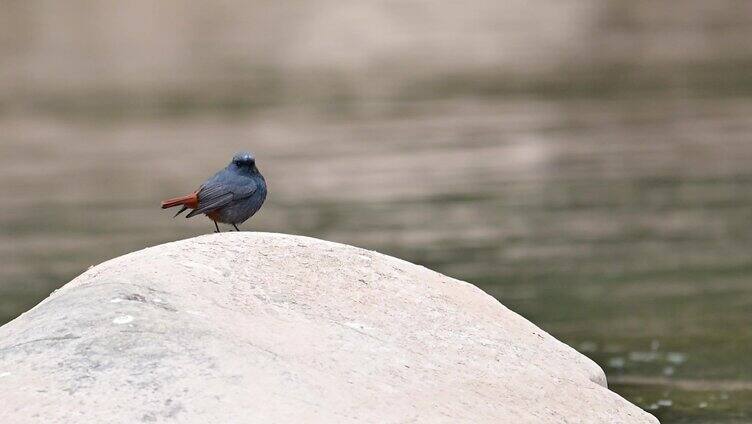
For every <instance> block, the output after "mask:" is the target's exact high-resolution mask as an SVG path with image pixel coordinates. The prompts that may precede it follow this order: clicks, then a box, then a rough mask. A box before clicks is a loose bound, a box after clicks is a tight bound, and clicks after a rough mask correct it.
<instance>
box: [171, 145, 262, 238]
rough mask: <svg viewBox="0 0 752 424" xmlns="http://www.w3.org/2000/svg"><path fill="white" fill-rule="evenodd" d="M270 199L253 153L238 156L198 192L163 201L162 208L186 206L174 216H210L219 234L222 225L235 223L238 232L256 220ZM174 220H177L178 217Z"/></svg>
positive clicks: (243, 153) (202, 185)
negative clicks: (256, 214) (249, 221)
mask: <svg viewBox="0 0 752 424" xmlns="http://www.w3.org/2000/svg"><path fill="white" fill-rule="evenodd" d="M264 200H266V180H265V179H264V176H263V175H261V173H260V172H259V170H258V168H256V159H255V158H254V157H253V155H252V154H251V153H248V152H240V153H237V154H235V156H233V158H232V162H230V164H229V165H227V167H226V168H225V169H223V170H221V171H219V172H217V173H216V174H214V176H213V177H211V178H209V179H208V180H206V182H204V183H203V184H201V187H200V188H199V189H198V190H196V191H195V192H193V193H191V194H189V195H187V196H182V197H176V198H174V199H167V200H165V201H163V202H162V209H167V208H171V207H174V206H182V208H181V209H180V210H179V211H178V213H176V214H175V216H174V217H176V216H178V215H180V214H181V213H183V212H184V211H185V210H187V209H193V210H192V211H190V212H189V213H188V215H186V218H190V217H192V216H195V215H198V214H200V213H203V214H206V216H208V217H209V219H211V220H212V221H214V228H215V229H216V232H217V233H218V232H220V231H219V225H217V223H218V222H221V223H223V224H231V225H232V226H233V227H235V230H237V231H240V229H238V224H242V223H243V222H245V221H246V220H247V219H248V218H250V217H252V216H253V215H254V214H255V213H256V212H258V210H259V209H261V205H263V204H264ZM174 217H173V218H174Z"/></svg>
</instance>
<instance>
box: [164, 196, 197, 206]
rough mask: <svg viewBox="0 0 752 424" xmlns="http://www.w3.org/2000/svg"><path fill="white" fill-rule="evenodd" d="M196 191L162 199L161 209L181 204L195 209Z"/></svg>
mask: <svg viewBox="0 0 752 424" xmlns="http://www.w3.org/2000/svg"><path fill="white" fill-rule="evenodd" d="M197 194H198V193H192V194H189V195H187V196H182V197H176V198H174V199H167V200H163V201H162V209H167V208H171V207H173V206H178V205H183V206H187V207H189V208H191V209H196V206H198V195H197Z"/></svg>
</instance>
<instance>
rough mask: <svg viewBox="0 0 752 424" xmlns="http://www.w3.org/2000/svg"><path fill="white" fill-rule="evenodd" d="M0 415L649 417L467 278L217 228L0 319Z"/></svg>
mask: <svg viewBox="0 0 752 424" xmlns="http://www.w3.org/2000/svg"><path fill="white" fill-rule="evenodd" d="M0 400H2V407H1V408H0V422H2V423H33V422H45V423H70V422H107V423H114V422H122V423H133V422H185V423H267V422H268V423H272V422H274V423H299V422H322V423H334V422H338V423H339V422H353V423H354V422H365V423H394V422H425V423H438V422H468V423H562V422H570V423H655V422H657V420H656V419H655V418H654V417H652V416H651V415H649V414H647V413H646V412H644V411H642V410H641V409H639V408H638V407H636V406H634V405H632V404H631V403H629V402H627V401H625V400H624V399H622V398H621V397H620V396H618V395H616V394H615V393H613V392H611V391H610V390H608V389H607V388H606V379H605V376H604V374H603V371H602V370H601V369H600V368H599V367H598V366H597V365H596V364H595V363H593V362H592V361H590V360H589V359H588V358H586V357H585V356H583V355H581V354H579V353H578V352H576V351H575V350H574V349H572V348H570V347H568V346H566V345H564V344H563V343H561V342H559V341H557V340H556V339H554V338H553V337H551V336H550V335H548V334H547V333H545V332H544V331H542V330H541V329H539V328H537V327H536V326H535V325H533V324H531V323H530V322H528V321H527V320H525V319H524V318H522V317H521V316H519V315H517V314H516V313H514V312H512V311H510V310H509V309H507V308H505V307H504V306H503V305H501V304H500V303H499V302H498V301H496V300H495V299H494V298H492V297H491V296H489V295H487V294H486V293H484V292H483V291H481V290H480V289H478V288H477V287H475V286H473V285H471V284H468V283H465V282H462V281H458V280H455V279H452V278H449V277H446V276H444V275H441V274H439V273H436V272H433V271H430V270H428V269H426V268H423V267H421V266H417V265H413V264H411V263H408V262H405V261H402V260H399V259H395V258H392V257H389V256H385V255H382V254H379V253H375V252H371V251H367V250H363V249H358V248H355V247H350V246H346V245H342V244H336V243H331V242H326V241H321V240H317V239H312V238H306V237H298V236H289V235H282V234H267V233H249V232H241V233H236V232H232V233H223V234H214V235H207V236H202V237H196V238H193V239H189V240H182V241H178V242H174V243H168V244H164V245H161V246H156V247H152V248H148V249H144V250H141V251H138V252H135V253H131V254H128V255H125V256H122V257H119V258H116V259H113V260H111V261H108V262H105V263H103V264H101V265H99V266H96V267H94V268H92V269H90V270H88V271H87V272H85V273H84V274H83V275H81V276H79V277H78V278H76V279H74V280H73V281H71V282H70V283H68V284H66V285H65V286H64V287H63V288H61V289H60V290H58V291H56V292H55V293H53V294H52V295H51V296H50V297H49V298H47V299H46V300H44V301H43V302H42V303H40V304H39V305H38V306H36V307H35V308H33V309H32V310H30V311H28V312H26V313H25V314H23V315H22V316H20V317H19V318H17V319H15V320H14V321H12V322H10V323H8V324H7V325H5V326H3V327H2V328H0Z"/></svg>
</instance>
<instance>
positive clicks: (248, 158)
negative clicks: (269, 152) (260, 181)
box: [230, 152, 258, 172]
mask: <svg viewBox="0 0 752 424" xmlns="http://www.w3.org/2000/svg"><path fill="white" fill-rule="evenodd" d="M230 166H234V167H235V168H237V169H238V170H240V171H245V172H258V170H257V169H256V158H255V157H253V153H249V152H240V153H236V154H235V156H233V157H232V162H230Z"/></svg>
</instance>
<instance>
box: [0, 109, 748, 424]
mask: <svg viewBox="0 0 752 424" xmlns="http://www.w3.org/2000/svg"><path fill="white" fill-rule="evenodd" d="M750 133H752V101H750V100H747V99H745V98H738V97H734V96H718V97H698V98H683V99H681V100H676V99H674V98H672V97H665V98H662V99H652V100H645V99H640V98H639V97H635V96H628V97H604V98H601V97H592V96H591V97H585V98H556V97H555V96H553V97H552V96H549V97H548V98H540V97H534V96H516V97H515V96H510V97H508V98H500V97H477V96H476V97H470V98H464V97H462V96H456V97H451V96H450V98H449V99H447V100H436V99H434V100H414V101H411V100H409V99H408V100H404V101H401V102H396V103H395V102H391V103H379V102H373V103H367V102H364V103H355V104H347V103H346V104H343V105H340V106H338V107H336V108H330V107H311V106H310V105H308V106H295V105H286V106H285V105H279V106H270V107H265V108H242V107H240V108H238V110H233V111H231V113H228V112H227V111H226V110H225V111H221V112H217V111H214V110H204V111H189V112H185V111H181V112H180V113H174V114H166V115H160V116H159V117H153V116H146V117H144V116H130V115H126V116H114V117H113V116H110V115H108V114H97V113H87V114H59V113H44V112H40V113H36V114H35V113H7V114H4V115H1V116H0V179H2V181H3V185H2V187H3V189H2V194H0V199H2V202H0V323H3V322H6V321H8V320H10V319H12V318H14V317H15V316H17V315H19V314H20V313H22V312H23V311H24V310H27V309H28V308H30V307H31V306H33V305H34V304H36V303H37V302H39V301H40V300H41V299H43V298H44V297H46V296H47V295H48V294H49V293H50V292H51V291H52V290H54V289H55V288H57V287H59V286H60V285H62V284H64V283H65V282H67V281H69V280H70V279H72V278H73V277H75V276H76V275H78V274H80V273H81V272H83V271H84V270H85V269H86V268H87V267H89V266H91V265H95V264H97V263H99V262H101V261H103V260H106V259H108V258H112V257H114V256H118V255H121V254H124V253H127V252H130V251H132V250H135V249H140V248H143V247H145V246H151V245H155V244H158V243H163V242H167V241H171V240H176V239H180V238H184V237H190V236H194V235H198V234H204V233H208V232H211V231H212V229H213V227H212V225H211V224H210V222H209V221H208V220H206V219H204V218H202V217H199V218H194V219H191V220H185V219H182V218H180V219H175V220H173V219H171V215H172V214H171V213H168V212H164V211H162V210H160V209H159V201H160V200H161V199H163V198H166V197H170V196H173V195H179V194H183V193H187V192H190V191H191V190H193V189H194V188H195V187H196V185H197V184H198V183H200V182H201V181H203V179H204V178H205V177H207V176H209V175H210V174H211V173H213V172H214V171H215V170H216V169H218V168H220V167H222V166H224V165H225V163H226V162H227V161H228V160H229V157H230V156H231V154H232V153H233V152H234V151H237V150H243V149H250V150H253V151H254V152H255V153H256V155H257V158H258V165H259V167H260V169H261V171H262V172H263V173H264V175H266V177H267V179H268V181H269V193H270V194H269V198H268V201H267V204H266V205H265V207H264V208H263V210H262V212H260V214H259V215H258V216H257V217H254V218H253V219H252V220H251V221H249V222H248V223H246V224H245V225H244V226H243V229H244V230H251V231H255V230H258V231H279V232H288V233H295V234H304V235H310V236H315V237H320V238H325V239H329V240H334V241H339V242H343V243H349V244H354V245H357V246H362V247H365V248H369V249H375V250H378V251H381V252H384V253H388V254H391V255H395V256H398V257H401V258H404V259H406V260H409V261H412V262H416V263H419V264H423V265H425V266H427V267H430V268H433V269H435V270H437V271H440V272H443V273H445V274H448V275H451V276H453V277H456V278H459V279H462V280H466V281H470V282H472V283H474V284H477V285H479V286H480V287H481V288H483V289H484V290H486V291H487V292H489V293H491V294H492V295H494V296H495V297H497V298H498V299H499V300H500V301H501V302H503V303H504V304H505V305H506V306H508V307H510V308H511V309H513V310H515V311H517V312H519V313H520V314H522V315H524V316H525V317H527V318H528V319H530V320H531V321H533V322H534V323H536V324H537V325H539V326H541V327H542V328H543V329H545V330H546V331H548V332H550V333H551V334H553V335H554V336H556V337H558V338H559V339H561V340H562V341H564V342H566V343H568V344H570V345H572V346H573V347H575V348H577V349H578V350H580V351H581V352H583V353H584V354H586V355H588V356H589V357H591V358H593V359H594V360H595V361H596V362H598V363H599V364H600V365H601V366H602V367H603V368H604V370H605V371H606V373H607V375H608V378H609V382H610V384H611V387H612V388H613V389H614V390H616V391H617V392H618V393H620V394H622V395H623V396H625V397H626V398H628V399H629V400H631V401H633V402H635V403H637V404H638V405H640V406H642V407H643V408H645V409H647V410H649V411H650V412H651V413H654V414H656V415H657V416H658V417H660V418H661V420H662V421H663V422H698V423H699V422H723V423H731V422H746V421H748V420H750V419H752V416H751V414H752V408H750V405H752V365H750V361H749V360H748V358H750V357H751V356H752V335H751V334H750V332H749V331H748V328H747V327H748V325H749V322H750V314H752V285H750V284H749V281H750V277H751V276H752V257H750V252H751V251H752V237H751V236H750V223H752V190H751V188H752V168H751V167H750V163H752V142H750V136H749V135H750Z"/></svg>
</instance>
